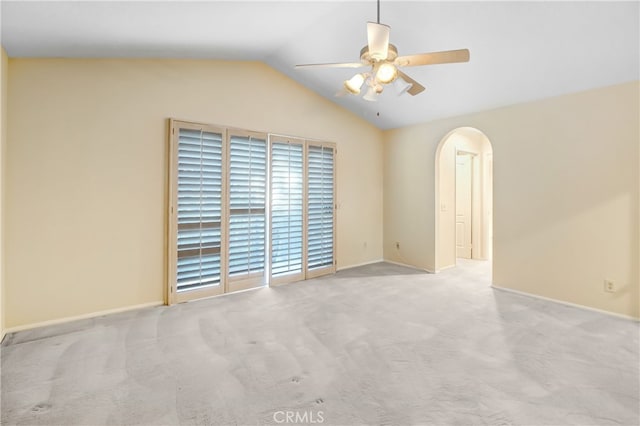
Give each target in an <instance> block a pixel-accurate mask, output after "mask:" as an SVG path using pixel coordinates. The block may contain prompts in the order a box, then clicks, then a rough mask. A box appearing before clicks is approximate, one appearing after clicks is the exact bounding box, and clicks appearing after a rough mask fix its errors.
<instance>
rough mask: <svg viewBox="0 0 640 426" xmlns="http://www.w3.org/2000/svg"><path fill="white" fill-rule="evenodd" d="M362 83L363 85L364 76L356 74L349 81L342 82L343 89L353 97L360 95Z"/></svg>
mask: <svg viewBox="0 0 640 426" xmlns="http://www.w3.org/2000/svg"><path fill="white" fill-rule="evenodd" d="M363 83H364V75H363V74H356V75H354V76H353V77H351V78H350V79H349V80H346V81H345V82H344V88H345V89H347V90H348V91H349V93H351V94H353V95H357V94H359V93H360V88H361V87H362V84H363Z"/></svg>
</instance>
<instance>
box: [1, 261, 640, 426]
mask: <svg viewBox="0 0 640 426" xmlns="http://www.w3.org/2000/svg"><path fill="white" fill-rule="evenodd" d="M488 275H489V271H488V264H487V263H486V262H475V261H466V262H461V265H460V266H459V267H458V268H456V269H451V270H448V271H445V272H442V273H440V274H437V275H432V274H426V273H422V272H419V271H415V270H412V269H408V268H403V267H398V266H395V265H390V264H375V265H369V266H366V267H361V268H355V269H351V270H347V271H343V272H339V273H338V274H336V275H334V276H330V277H323V278H320V279H315V280H312V281H307V282H302V283H296V284H290V285H286V286H281V287H277V288H271V289H269V288H265V289H260V290H256V291H251V292H244V293H239V294H234V295H227V296H222V297H217V298H213V299H208V300H203V301H198V302H191V303H186V304H181V305H178V306H174V307H170V308H169V307H158V308H150V309H145V310H140V311H135V312H129V313H126V314H117V315H111V316H107V317H101V318H98V319H93V320H86V321H78V322H74V323H69V324H65V325H61V326H52V327H46V328H41V329H38V330H33V331H25V332H20V333H16V334H13V335H9V336H7V338H6V339H5V342H4V344H3V347H2V372H1V380H2V382H1V385H2V392H1V396H2V401H1V408H2V423H3V424H6V425H11V424H46V425H54V424H60V425H69V424H83V425H106V424H109V425H119V424H148V425H163V424H224V425H233V424H242V425H244V424H246V425H256V424H293V423H297V424H327V425H352V424H354V425H355V424H375V425H382V424H385V425H387V424H388V425H409V424H424V425H471V424H473V425H510V424H513V425H638V424H639V423H640V407H639V404H640V402H639V401H640V391H639V386H640V385H639V364H640V362H639V361H640V359H639V354H638V346H639V339H638V334H639V326H638V324H637V323H634V322H632V321H627V320H623V319H617V318H614V317H611V316H607V315H602V314H598V313H594V312H590V311H586V310H580V309H576V308H571V307H566V306H563V305H559V304H555V303H550V302H544V301H541V300H537V299H533V298H529V297H526V296H519V295H515V294H511V293H507V292H502V291H499V290H493V289H491V288H490V287H489V285H490V283H489V278H488Z"/></svg>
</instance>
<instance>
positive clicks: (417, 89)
mask: <svg viewBox="0 0 640 426" xmlns="http://www.w3.org/2000/svg"><path fill="white" fill-rule="evenodd" d="M398 75H399V76H400V77H402V79H403V80H405V81H406V82H407V83H411V88H410V89H409V90H407V93H408V94H410V95H411V96H415V95H417V94H418V93H422V92H424V90H425V87H424V86H423V85H422V84H420V83H418V82H417V81H415V80H414V79H412V78H411V77H409V76H408V75H406V74H405V73H403V72H402V71H400V70H398Z"/></svg>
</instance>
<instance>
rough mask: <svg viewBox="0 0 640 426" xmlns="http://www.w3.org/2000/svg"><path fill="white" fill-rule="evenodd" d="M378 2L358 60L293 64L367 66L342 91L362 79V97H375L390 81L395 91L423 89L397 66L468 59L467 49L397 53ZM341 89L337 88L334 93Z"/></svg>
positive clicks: (357, 86) (357, 87)
mask: <svg viewBox="0 0 640 426" xmlns="http://www.w3.org/2000/svg"><path fill="white" fill-rule="evenodd" d="M377 4H378V20H377V22H367V45H366V46H364V47H363V48H362V49H361V50H360V62H344V63H327V64H301V65H296V68H299V69H305V68H363V67H370V71H365V72H362V73H358V74H356V75H354V76H353V77H351V78H350V79H348V80H346V81H345V82H344V88H343V89H342V94H347V93H350V94H352V95H359V94H360V92H361V89H362V86H363V85H364V84H365V83H366V85H367V92H366V94H365V95H364V96H363V99H365V100H367V101H376V100H377V97H378V95H379V94H380V93H382V91H383V90H384V87H385V85H387V84H392V85H393V86H394V87H395V89H396V91H397V93H398V95H401V94H403V93H405V92H407V93H409V94H410V95H411V96H415V95H417V94H418V93H421V92H423V91H424V90H425V88H424V86H422V85H421V84H420V83H418V82H417V81H415V80H414V79H412V78H411V77H409V76H408V75H407V74H405V73H403V72H402V71H400V67H415V66H420V65H435V64H449V63H455V62H468V61H469V50H468V49H459V50H446V51H442V52H431V53H419V54H415V55H407V56H398V49H397V48H396V46H394V45H393V44H391V43H389V30H390V29H391V27H389V26H388V25H385V24H381V23H380V0H378V2H377ZM340 94H341V93H340V92H339V93H338V95H340Z"/></svg>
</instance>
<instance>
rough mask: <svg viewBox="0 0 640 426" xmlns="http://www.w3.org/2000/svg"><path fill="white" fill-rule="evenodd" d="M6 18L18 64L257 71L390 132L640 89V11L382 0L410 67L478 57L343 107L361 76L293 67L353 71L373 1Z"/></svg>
mask: <svg viewBox="0 0 640 426" xmlns="http://www.w3.org/2000/svg"><path fill="white" fill-rule="evenodd" d="M1 16H2V19H1V23H2V32H1V36H2V40H1V41H2V45H3V46H4V47H5V49H6V51H7V53H8V54H9V56H10V57H155V58H165V57H166V58H212V59H240V60H260V61H264V62H265V63H267V64H268V65H270V66H272V67H273V68H275V69H277V70H279V71H281V72H283V73H285V74H286V75H288V76H290V77H291V78H292V79H294V80H296V81H298V82H300V83H301V84H303V85H304V86H306V87H308V88H310V89H311V90H314V91H316V92H317V93H319V94H321V95H322V96H324V97H326V98H327V99H330V100H331V101H333V102H336V103H338V104H340V105H342V106H344V107H345V108H347V109H349V110H351V111H353V112H354V113H356V114H358V115H360V116H362V117H363V118H365V119H366V120H368V121H370V122H371V123H373V124H375V125H376V126H377V127H379V128H382V129H388V128H395V127H401V126H406V125H410V124H415V123H420V122H425V121H430V120H433V119H437V118H443V117H448V116H455V115H461V114H465V113H470V112H474V111H480V110H486V109H491V108H496V107H500V106H505V105H510V104H515V103H520V102H526V101H531V100H535V99H541V98H546V97H550V96H556V95H560V94H564V93H570V92H576V91H581V90H586V89H590V88H595V87H601V86H606V85H611V84H616V83H622V82H626V81H631V80H637V79H639V78H640V77H639V74H640V67H639V58H640V33H639V28H640V3H639V2H638V1H630V2H621V3H613V2H562V3H559V2H551V1H545V2H521V1H513V2H481V1H473V2H456V1H446V2H432V1H409V2H407V1H397V0H382V3H381V22H383V23H386V24H388V25H390V26H391V42H392V43H393V44H395V45H396V46H397V47H398V50H399V53H400V54H401V55H404V54H411V53H423V52H430V51H439V50H449V49H460V48H468V49H469V50H470V51H471V61H470V62H469V63H463V64H447V65H435V66H426V67H416V68H405V69H404V70H405V72H406V73H407V74H409V75H410V76H411V77H413V78H414V79H415V80H417V81H419V82H420V83H422V84H423V85H424V86H426V87H427V91H426V92H423V93H422V94H419V95H417V96H415V97H411V96H409V95H403V96H401V97H397V96H395V94H393V93H392V92H393V91H392V90H391V88H389V89H388V90H386V91H385V92H384V93H383V95H382V96H381V99H380V101H379V102H367V101H365V100H363V99H361V98H359V97H354V96H345V97H335V96H334V94H335V93H336V92H337V91H338V89H340V88H341V86H342V81H343V80H345V79H347V78H349V77H351V76H352V75H353V74H354V73H355V71H354V70H353V69H321V70H296V69H294V65H295V64H297V63H309V62H312V63H315V62H350V61H356V60H357V59H358V57H359V52H360V48H361V47H362V46H364V44H365V43H366V22H367V21H375V19H376V2H375V0H369V1H366V2H354V1H319V2H318V1H315V2H312V1H284V2H273V1H257V2H246V1H227V2H220V1H209V2H186V1H171V2H169V1H162V2H150V1H142V2H132V1H126V2H97V1H82V2H80V1H76V2H55V1H46V2H32V1H6V0H3V1H2V4H1ZM378 113H379V116H378Z"/></svg>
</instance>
